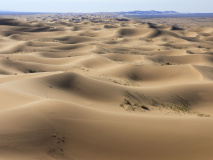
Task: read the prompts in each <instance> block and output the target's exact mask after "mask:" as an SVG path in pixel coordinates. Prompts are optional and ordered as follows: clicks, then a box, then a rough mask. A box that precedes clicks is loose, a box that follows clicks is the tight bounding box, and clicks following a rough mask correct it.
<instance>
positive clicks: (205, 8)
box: [0, 0, 213, 13]
mask: <svg viewBox="0 0 213 160" xmlns="http://www.w3.org/2000/svg"><path fill="white" fill-rule="evenodd" d="M212 6H213V0H175V1H174V0H0V10H4V11H30V12H102V11H107V12H114V11H131V10H159V11H168V10H174V11H178V12H197V13H199V12H202V13H210V12H211V13H212V12H213V7H212Z"/></svg>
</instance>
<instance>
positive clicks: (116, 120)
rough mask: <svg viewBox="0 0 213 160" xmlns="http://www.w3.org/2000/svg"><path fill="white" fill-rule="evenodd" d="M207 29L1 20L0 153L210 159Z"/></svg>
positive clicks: (210, 33)
mask: <svg viewBox="0 0 213 160" xmlns="http://www.w3.org/2000/svg"><path fill="white" fill-rule="evenodd" d="M14 18H15V19H14ZM177 24H178V26H177ZM212 25H213V21H212V19H208V18H207V19H206V20H205V19H196V18H194V19H192V18H191V19H189V18H188V19H187V18H185V19H184V18H182V19H181V18H179V19H178V18H177V19H175V18H173V19H169V18H168V19H161V20H159V19H152V20H139V19H137V20H134V19H133V20H129V21H121V20H116V19H115V18H110V17H105V16H103V15H101V16H98V17H97V15H96V16H91V15H90V16H85V17H84V18H82V17H81V16H69V15H33V16H16V17H6V18H5V17H4V18H1V19H0V159H2V160H14V159H16V160H35V159H42V160H44V159H45V160H54V159H61V160H212V159H213V152H212V149H213V127H212V126H213V28H212Z"/></svg>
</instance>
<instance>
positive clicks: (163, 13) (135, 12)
mask: <svg viewBox="0 0 213 160" xmlns="http://www.w3.org/2000/svg"><path fill="white" fill-rule="evenodd" d="M117 13H119V14H124V15H168V14H181V13H179V12H176V11H155V10H151V11H129V12H117Z"/></svg>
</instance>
